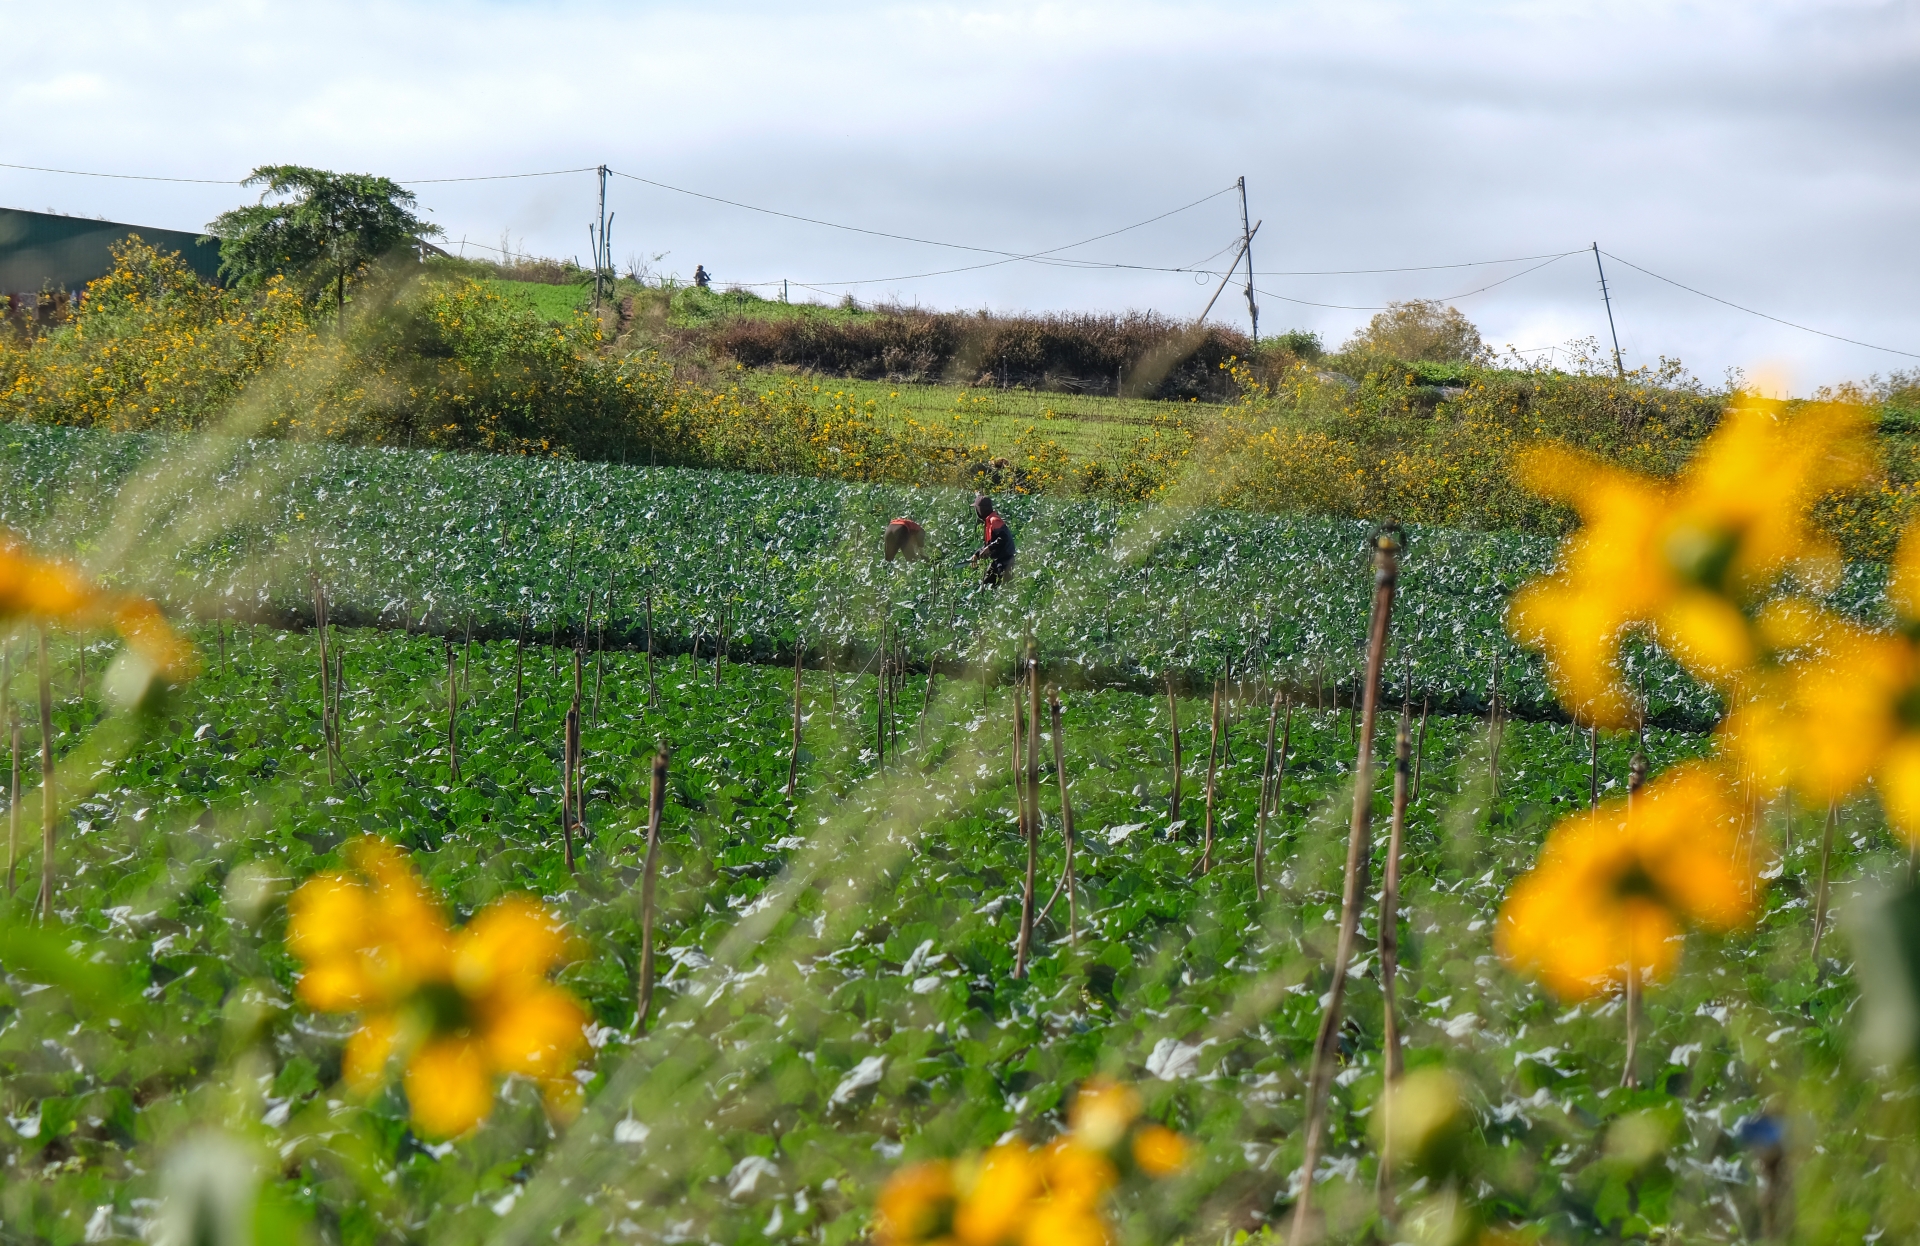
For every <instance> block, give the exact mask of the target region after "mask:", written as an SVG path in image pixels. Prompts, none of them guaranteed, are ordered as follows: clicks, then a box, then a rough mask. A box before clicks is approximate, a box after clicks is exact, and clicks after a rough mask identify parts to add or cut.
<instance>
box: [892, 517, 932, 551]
mask: <svg viewBox="0 0 1920 1246" xmlns="http://www.w3.org/2000/svg"><path fill="white" fill-rule="evenodd" d="M926 548H927V530H926V529H925V528H922V527H921V526H920V525H919V524H917V523H915V522H913V520H911V519H908V518H907V517H906V516H904V515H903V516H901V517H900V518H898V519H896V520H894V521H893V522H892V523H890V524H888V525H887V561H888V562H892V561H893V559H894V555H896V554H898V555H900V556H901V557H903V558H905V559H906V560H907V561H908V562H915V561H917V560H918V559H919V557H920V553H921V551H922V550H924V549H926Z"/></svg>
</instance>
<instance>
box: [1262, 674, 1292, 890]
mask: <svg viewBox="0 0 1920 1246" xmlns="http://www.w3.org/2000/svg"><path fill="white" fill-rule="evenodd" d="M1285 697H1286V694H1285V693H1284V692H1280V691H1277V690H1276V691H1275V692H1274V694H1273V706H1272V708H1271V709H1269V710H1268V711H1267V758H1266V760H1265V761H1264V762H1262V763H1261V765H1260V810H1259V813H1258V815H1257V816H1256V817H1255V818H1254V820H1253V900H1254V903H1255V904H1258V903H1259V902H1260V901H1261V900H1264V899H1265V898H1266V895H1267V815H1268V810H1269V809H1270V808H1271V802H1272V799H1273V795H1274V791H1273V739H1274V729H1275V728H1276V727H1278V726H1279V724H1280V702H1281V701H1282V700H1283V699H1285ZM1287 725H1288V726H1292V725H1293V703H1292V702H1291V701H1290V700H1289V701H1288V702H1287Z"/></svg>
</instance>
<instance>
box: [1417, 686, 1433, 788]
mask: <svg viewBox="0 0 1920 1246" xmlns="http://www.w3.org/2000/svg"><path fill="white" fill-rule="evenodd" d="M1432 704H1433V697H1432V695H1431V694H1429V695H1425V696H1422V697H1421V698H1420V741H1419V743H1418V744H1416V745H1415V746H1414V750H1413V798H1414V799H1415V800H1416V801H1417V800H1419V799H1420V778H1421V775H1420V772H1421V770H1422V769H1423V768H1424V766H1425V763H1426V760H1427V710H1428V708H1429V707H1430V706H1431V705H1432Z"/></svg>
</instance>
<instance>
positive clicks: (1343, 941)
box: [1290, 533, 1400, 1246]
mask: <svg viewBox="0 0 1920 1246" xmlns="http://www.w3.org/2000/svg"><path fill="white" fill-rule="evenodd" d="M1399 553H1400V546H1399V544H1398V543H1397V542H1396V541H1395V540H1394V538H1393V536H1392V535H1390V534H1387V533H1382V534H1381V535H1380V536H1378V537H1376V538H1375V539H1374V553H1373V566H1374V575H1373V619H1372V623H1371V626H1370V627H1369V629H1368V631H1369V635H1368V637H1367V671H1366V682H1365V683H1364V684H1363V685H1362V694H1363V696H1364V698H1365V706H1364V709H1363V710H1362V714H1361V719H1360V739H1359V749H1358V751H1357V754H1356V756H1355V759H1354V765H1353V822H1352V825H1351V826H1350V827H1349V828H1348V832H1347V867H1346V884H1345V887H1344V889H1343V892H1342V895H1341V899H1340V938H1339V941H1338V943H1336V944H1335V946H1334V953H1333V982H1332V983H1331V985H1330V986H1329V987H1328V989H1327V1004H1326V1009H1325V1011H1324V1012H1322V1013H1321V1015H1320V1031H1319V1033H1318V1035H1316V1036H1315V1039H1314V1044H1313V1064H1312V1069H1311V1073H1310V1075H1309V1077H1308V1080H1307V1139H1306V1155H1305V1158H1304V1160H1303V1161H1302V1166H1301V1170H1300V1171H1301V1181H1300V1198H1299V1200H1298V1201H1297V1202H1295V1203H1294V1205H1293V1228H1292V1233H1291V1236H1290V1241H1291V1243H1292V1246H1306V1244H1307V1242H1308V1241H1309V1239H1310V1238H1311V1237H1312V1236H1313V1232H1312V1231H1311V1230H1310V1229H1309V1227H1308V1226H1309V1224H1310V1223H1311V1221H1312V1217H1313V1211H1312V1205H1313V1170H1314V1169H1315V1168H1316V1167H1317V1166H1318V1165H1319V1162H1320V1148H1321V1145H1322V1142H1323V1135H1324V1133H1325V1129H1326V1096H1327V1090H1328V1087H1329V1084H1330V1083H1331V1082H1332V1080H1333V1048H1334V1041H1335V1039H1336V1038H1337V1037H1338V1035H1339V1032H1340V1015H1341V1009H1342V1006H1343V1004H1344V1003H1345V1000H1346V989H1347V967H1348V965H1349V964H1351V963H1352V960H1353V945H1354V943H1355V942H1356V941H1357V937H1358V933H1359V926H1360V901H1361V897H1362V896H1363V895H1364V893H1365V874H1366V868H1367V861H1368V857H1369V855H1370V854H1369V839H1370V837H1369V834H1368V832H1369V828H1370V825H1371V818H1372V815H1373V728H1374V714H1375V711H1376V708H1377V707H1376V706H1375V703H1374V702H1375V699H1376V694H1377V693H1378V690H1379V687H1380V667H1381V664H1382V663H1383V662H1385V660H1386V652H1387V630H1388V626H1389V623H1390V621H1391V617H1392V614H1393V593H1394V588H1395V585H1396V583H1397V581H1398V578H1399Z"/></svg>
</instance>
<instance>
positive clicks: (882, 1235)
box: [874, 1160, 954, 1246]
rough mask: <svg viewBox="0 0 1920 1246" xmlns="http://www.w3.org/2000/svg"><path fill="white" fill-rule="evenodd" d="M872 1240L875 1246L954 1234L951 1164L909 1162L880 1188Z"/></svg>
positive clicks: (910, 1244)
mask: <svg viewBox="0 0 1920 1246" xmlns="http://www.w3.org/2000/svg"><path fill="white" fill-rule="evenodd" d="M877 1210H878V1213H879V1214H878V1217H877V1220H878V1223H877V1224H876V1226H875V1229H874V1241H875V1242H876V1243H877V1244H878V1246H914V1244H915V1243H920V1242H943V1243H949V1242H952V1241H953V1240H954V1238H953V1211H954V1188H953V1165H952V1164H949V1163H948V1162H947V1161H945V1160H934V1161H930V1162H928V1163H924V1164H909V1165H907V1166H906V1167H905V1168H902V1169H901V1170H900V1171H899V1172H896V1173H894V1174H893V1177H892V1178H891V1179H890V1180H889V1181H888V1182H887V1186H886V1188H885V1189H884V1190H882V1191H881V1192H880V1202H879V1206H878V1209H877Z"/></svg>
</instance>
